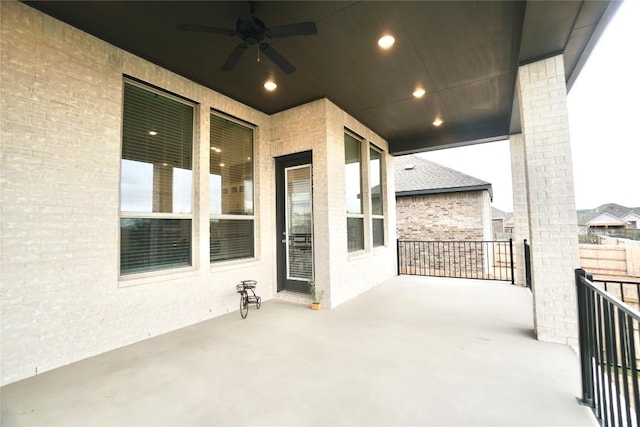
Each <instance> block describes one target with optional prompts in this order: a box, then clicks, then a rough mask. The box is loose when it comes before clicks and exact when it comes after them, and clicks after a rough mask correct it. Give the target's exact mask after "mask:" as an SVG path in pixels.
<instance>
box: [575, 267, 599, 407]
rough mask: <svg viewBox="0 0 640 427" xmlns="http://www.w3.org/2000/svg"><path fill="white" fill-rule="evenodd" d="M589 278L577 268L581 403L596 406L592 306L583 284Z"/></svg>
mask: <svg viewBox="0 0 640 427" xmlns="http://www.w3.org/2000/svg"><path fill="white" fill-rule="evenodd" d="M586 279H587V272H586V271H584V270H583V269H582V268H577V269H576V270H575V280H576V292H577V300H578V332H579V336H578V341H579V347H580V367H581V373H582V399H581V400H580V403H581V404H583V405H587V406H590V407H591V408H593V407H594V403H593V366H592V360H593V355H592V354H591V346H590V345H589V341H590V333H589V332H590V331H589V315H590V313H589V312H590V310H591V308H592V307H590V304H589V298H588V295H587V292H588V291H589V290H588V289H587V287H586V286H584V285H583V284H582V280H586Z"/></svg>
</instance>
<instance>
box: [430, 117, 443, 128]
mask: <svg viewBox="0 0 640 427" xmlns="http://www.w3.org/2000/svg"><path fill="white" fill-rule="evenodd" d="M443 123H444V120H442V118H441V117H440V116H438V117H436V119H435V120H434V121H433V125H434V126H435V127H438V126H440V125H441V124H443Z"/></svg>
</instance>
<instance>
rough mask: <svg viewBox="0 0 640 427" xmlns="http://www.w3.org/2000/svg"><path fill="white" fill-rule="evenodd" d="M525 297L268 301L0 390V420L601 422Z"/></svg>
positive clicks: (443, 292)
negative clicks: (317, 308)
mask: <svg viewBox="0 0 640 427" xmlns="http://www.w3.org/2000/svg"><path fill="white" fill-rule="evenodd" d="M531 312H532V309H531V295H530V292H529V290H528V289H524V288H520V287H515V286H511V285H508V284H504V283H501V282H487V281H478V280H459V279H440V278H425V277H411V276H400V277H396V278H393V279H391V280H388V281H386V282H385V283H383V284H381V285H379V286H377V287H376V288H374V289H372V290H370V291H369V292H367V293H365V294H363V295H362V296H360V297H358V298H355V299H353V300H351V301H349V302H347V303H345V304H343V305H341V306H339V307H337V308H335V309H333V310H323V311H321V312H314V311H312V310H309V309H308V308H307V307H306V306H303V305H298V304H293V303H289V302H284V301H280V300H277V299H274V300H271V301H267V302H265V303H263V305H262V308H261V309H260V310H256V309H255V308H254V307H251V308H250V312H249V316H248V318H247V319H246V320H241V319H240V315H239V314H238V312H235V313H231V314H229V315H225V316H222V317H218V318H215V319H212V320H209V321H206V322H203V323H200V324H197V325H194V326H190V327H187V328H184V329H181V330H179V331H175V332H172V333H168V334H165V335H162V336H158V337H155V338H151V339H148V340H146V341H143V342H140V343H137V344H134V345H131V346H127V347H124V348H121V349H118V350H114V351H111V352H109V353H105V354H102V355H100V356H97V357H94V358H91V359H87V360H84V361H81V362H78V363H74V364H72V365H69V366H66V367H63V368H59V369H56V370H53V371H50V372H46V373H44V374H41V375H38V376H37V377H33V378H29V379H27V380H23V381H20V382H17V383H14V384H10V385H8V386H5V387H3V388H2V389H1V390H0V391H1V399H2V419H1V423H2V425H3V426H20V425H48V426H51V425H109V426H117V425H144V426H152V425H180V426H189V425H210V426H232V425H243V426H245V425H246V426H252V425H269V426H285V425H291V426H304V425H319V426H320V425H321V426H363V425H385V426H409V425H425V426H433V425H438V426H498V425H501V426H517V425H529V426H533V425H535V426H597V423H596V421H595V418H594V417H593V415H592V413H591V411H590V410H589V409H588V408H586V407H583V406H580V405H579V404H578V403H577V401H576V397H577V396H578V395H579V391H580V378H579V364H578V358H577V356H576V354H575V353H574V352H573V350H572V349H570V348H569V347H566V346H562V345H556V344H549V343H543V342H538V341H536V340H535V339H534V337H533V332H532V329H533V325H532V314H531Z"/></svg>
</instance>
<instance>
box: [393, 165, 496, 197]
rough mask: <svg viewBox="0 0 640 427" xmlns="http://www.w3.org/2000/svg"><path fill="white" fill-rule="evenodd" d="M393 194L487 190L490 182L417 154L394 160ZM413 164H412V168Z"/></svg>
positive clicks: (489, 189) (490, 192)
mask: <svg viewBox="0 0 640 427" xmlns="http://www.w3.org/2000/svg"><path fill="white" fill-rule="evenodd" d="M394 165H395V178H396V196H409V195H419V194H437V193H452V192H460V191H478V190H487V191H489V195H490V196H491V198H492V199H493V191H492V188H491V184H490V183H488V182H487V181H483V180H481V179H478V178H474V177H472V176H470V175H467V174H465V173H462V172H459V171H456V170H454V169H450V168H448V167H445V166H442V165H439V164H437V163H434V162H432V161H430V160H427V159H423V158H422V157H419V156H416V155H413V154H411V155H408V156H398V157H395V159H394ZM412 166H413V167H412Z"/></svg>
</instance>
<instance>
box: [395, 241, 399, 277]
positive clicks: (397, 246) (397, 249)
mask: <svg viewBox="0 0 640 427" xmlns="http://www.w3.org/2000/svg"><path fill="white" fill-rule="evenodd" d="M396 269H397V270H398V271H397V272H398V276H399V275H400V239H396Z"/></svg>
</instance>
